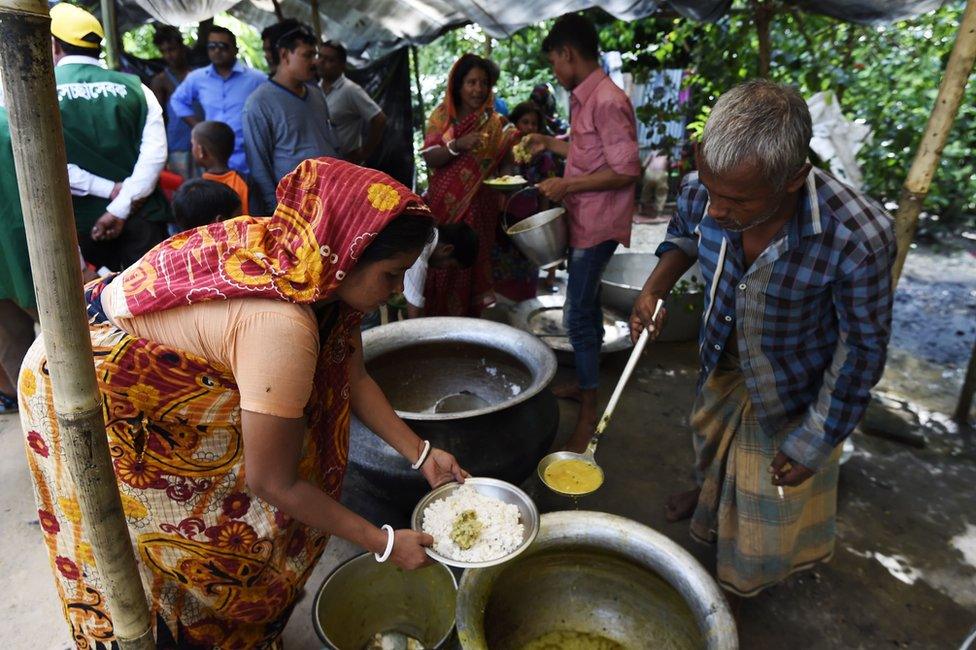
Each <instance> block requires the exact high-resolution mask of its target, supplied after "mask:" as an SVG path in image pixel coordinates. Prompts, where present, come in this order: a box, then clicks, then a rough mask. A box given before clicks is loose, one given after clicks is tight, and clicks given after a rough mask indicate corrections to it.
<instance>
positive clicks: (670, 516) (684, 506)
mask: <svg viewBox="0 0 976 650" xmlns="http://www.w3.org/2000/svg"><path fill="white" fill-rule="evenodd" d="M699 492H701V488H695V489H694V490H688V491H687V492H678V493H677V494H672V495H671V496H669V497H668V501H667V503H665V504H664V518H665V519H667V520H668V521H670V522H671V523H674V522H676V521H681V520H682V519H688V518H689V517H691V516H692V515H693V514H695V508H696V507H698V493H699Z"/></svg>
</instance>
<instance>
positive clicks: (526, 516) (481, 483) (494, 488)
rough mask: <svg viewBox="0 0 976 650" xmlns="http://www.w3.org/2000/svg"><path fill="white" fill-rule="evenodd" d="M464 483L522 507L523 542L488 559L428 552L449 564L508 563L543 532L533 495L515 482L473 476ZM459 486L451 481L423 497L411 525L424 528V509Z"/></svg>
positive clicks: (467, 566) (466, 566)
mask: <svg viewBox="0 0 976 650" xmlns="http://www.w3.org/2000/svg"><path fill="white" fill-rule="evenodd" d="M464 484H465V485H470V486H471V487H473V488H474V489H475V490H477V491H478V492H479V493H481V494H483V495H485V496H487V497H491V498H493V499H498V500H500V501H504V502H505V503H511V504H514V505H515V506H517V507H518V509H519V522H520V523H521V524H522V527H523V529H524V532H525V537H524V538H523V539H522V543H521V544H520V545H519V547H518V548H517V549H515V550H514V551H512V552H511V553H509V554H508V555H506V556H504V557H500V558H496V559H494V560H487V561H485V562H461V561H459V560H452V559H451V558H447V557H444V556H443V555H441V554H440V553H438V552H437V551H435V550H434V549H432V548H428V549H427V555H429V556H430V557H432V558H433V559H435V560H437V561H438V562H441V563H443V564H447V565H449V566H455V567H460V568H462V569H483V568H485V567H490V566H496V565H499V564H503V563H505V562H508V561H509V560H511V559H513V558H515V557H517V556H518V555H519V554H520V553H522V551H524V550H525V549H527V548H529V546H531V545H532V542H533V541H535V538H536V535H538V534H539V509H538V508H537V507H536V505H535V502H534V501H532V497H530V496H529V495H528V494H526V493H525V492H523V491H522V490H520V489H518V488H517V487H515V486H514V485H512V484H511V483H506V482H505V481H499V480H498V479H494V478H469V479H467V480H465V482H464ZM459 487H461V484H460V483H448V484H447V485H442V486H440V487H439V488H437V489H435V490H433V491H431V492H430V493H429V494H427V495H426V496H424V498H422V499H421V500H420V503H418V504H417V507H416V508H414V509H413V515H412V516H411V517H410V527H411V528H413V529H414V530H418V531H423V529H424V526H423V523H424V510H426V509H427V506H429V505H430V504H431V503H433V502H434V501H437V500H438V499H443V498H445V497H447V496H450V495H451V493H452V492H454V491H455V490H456V489H458V488H459Z"/></svg>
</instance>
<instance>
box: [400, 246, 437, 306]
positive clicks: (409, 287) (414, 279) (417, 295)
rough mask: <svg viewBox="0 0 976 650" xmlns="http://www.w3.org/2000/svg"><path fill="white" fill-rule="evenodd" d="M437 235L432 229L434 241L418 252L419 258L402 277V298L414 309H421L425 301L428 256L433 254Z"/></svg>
mask: <svg viewBox="0 0 976 650" xmlns="http://www.w3.org/2000/svg"><path fill="white" fill-rule="evenodd" d="M438 237H439V235H438V233H437V229H436V228H435V229H434V239H433V240H431V242H430V243H429V244H427V245H426V246H424V250H422V251H420V257H418V258H417V261H416V262H414V263H413V266H411V267H410V268H409V269H407V272H406V273H405V274H404V275H403V297H404V298H406V299H407V302H408V303H410V304H411V305H413V306H414V307H420V308H423V306H424V304H425V303H426V300H425V299H424V284H426V282H427V265H428V264H429V263H430V256H431V255H433V254H434V248H435V247H436V246H437V239H438Z"/></svg>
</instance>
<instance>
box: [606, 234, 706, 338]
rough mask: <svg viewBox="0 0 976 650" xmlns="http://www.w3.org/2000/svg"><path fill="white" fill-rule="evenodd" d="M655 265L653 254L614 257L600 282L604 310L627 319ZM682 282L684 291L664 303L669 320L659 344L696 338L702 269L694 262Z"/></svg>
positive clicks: (699, 313)
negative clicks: (623, 315) (684, 287)
mask: <svg viewBox="0 0 976 650" xmlns="http://www.w3.org/2000/svg"><path fill="white" fill-rule="evenodd" d="M657 262H658V258H657V255H655V254H654V253H617V254H616V255H614V256H613V257H611V258H610V262H609V263H608V264H607V268H606V269H605V270H604V271H603V279H602V280H601V285H602V287H601V293H600V300H601V302H602V303H603V306H604V307H609V308H610V309H614V310H616V311H618V312H621V313H624V314H627V315H628V317H629V316H630V312H631V310H632V309H633V307H634V301H635V300H637V296H639V295H640V292H641V289H643V288H644V282H645V281H646V280H647V277H648V276H649V275H650V274H651V271H653V270H654V267H655V266H657ZM681 282H683V283H684V284H685V285H686V286H687V289H686V290H684V291H682V292H680V293H672V294H671V295H670V296H668V298H667V300H666V301H665V303H664V306H665V308H666V309H667V310H668V318H667V320H666V321H665V323H664V329H663V330H662V331H661V335H660V336H659V337H658V338H657V340H658V341H660V342H662V343H665V342H669V341H690V340H693V339H695V338H697V337H698V328H699V326H700V323H701V318H702V313H703V311H704V303H705V293H704V286H703V285H702V274H701V268H699V266H698V263H697V262H696V263H695V264H694V266H692V267H691V269H689V270H688V271H687V272H686V273H685V274H684V275H683V276H681Z"/></svg>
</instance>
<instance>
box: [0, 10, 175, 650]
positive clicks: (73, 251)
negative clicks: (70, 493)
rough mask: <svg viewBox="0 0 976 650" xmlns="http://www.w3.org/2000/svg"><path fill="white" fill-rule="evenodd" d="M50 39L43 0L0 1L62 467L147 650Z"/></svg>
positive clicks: (118, 622) (128, 640)
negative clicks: (99, 373)
mask: <svg viewBox="0 0 976 650" xmlns="http://www.w3.org/2000/svg"><path fill="white" fill-rule="evenodd" d="M50 34H51V19H50V15H49V13H48V6H47V1H46V0H0V43H3V50H4V51H3V56H2V57H0V70H2V77H3V89H4V93H5V96H6V104H7V109H8V110H9V114H10V135H11V140H12V144H13V154H14V163H15V168H16V172H17V179H18V187H19V191H20V203H21V206H22V207H23V212H24V225H25V228H26V231H27V246H28V250H29V253H30V262H31V271H32V272H33V274H34V288H35V290H36V292H37V307H38V313H39V316H40V321H41V331H42V333H43V336H44V343H45V349H46V352H47V367H48V369H49V371H50V375H51V387H52V391H53V396H54V411H55V414H56V416H57V420H58V427H59V429H60V434H61V444H62V447H63V449H64V456H65V462H66V463H67V467H68V471H69V473H70V475H71V479H72V483H73V485H74V488H75V490H76V493H77V497H78V503H79V506H80V508H81V518H82V525H83V526H84V531H85V536H86V537H87V539H88V541H89V542H90V543H91V547H92V552H93V554H94V557H95V565H96V566H97V567H98V573H99V576H100V577H101V580H102V584H101V592H102V595H103V596H104V597H105V601H106V604H107V605H108V610H109V612H110V614H111V617H112V624H113V626H114V631H115V636H116V638H117V640H118V642H119V645H120V646H121V647H122V648H123V649H124V650H135V649H138V650H143V649H152V648H155V642H154V641H153V634H152V633H153V628H152V625H151V619H150V617H149V608H148V607H147V604H146V596H145V593H144V592H143V588H142V581H141V580H140V578H139V572H138V569H137V567H136V561H135V555H134V554H133V551H132V545H131V542H130V540H129V530H128V526H127V525H126V521H125V515H124V514H123V512H122V501H121V499H120V497H119V492H118V486H117V484H116V479H115V473H114V471H113V469H112V462H111V459H110V458H109V451H108V439H107V437H106V434H105V422H104V420H103V419H102V417H103V416H102V399H101V396H100V394H99V392H98V384H97V383H96V380H95V370H94V366H93V364H92V349H91V339H90V338H89V333H88V318H87V315H86V308H85V305H84V300H83V297H82V291H81V270H80V268H79V266H78V243H77V242H78V239H77V235H76V232H75V224H74V217H73V214H72V209H71V195H70V194H69V192H68V177H67V173H66V164H67V163H66V156H65V148H64V139H63V137H62V131H61V113H60V111H59V110H58V101H57V96H56V94H55V88H54V64H53V61H52V58H51V37H50ZM4 173H10V170H6V171H5V172H4Z"/></svg>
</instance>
